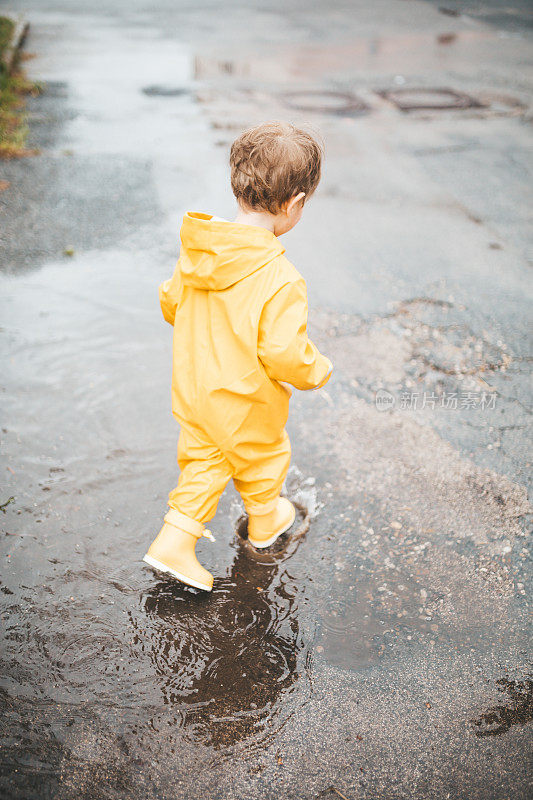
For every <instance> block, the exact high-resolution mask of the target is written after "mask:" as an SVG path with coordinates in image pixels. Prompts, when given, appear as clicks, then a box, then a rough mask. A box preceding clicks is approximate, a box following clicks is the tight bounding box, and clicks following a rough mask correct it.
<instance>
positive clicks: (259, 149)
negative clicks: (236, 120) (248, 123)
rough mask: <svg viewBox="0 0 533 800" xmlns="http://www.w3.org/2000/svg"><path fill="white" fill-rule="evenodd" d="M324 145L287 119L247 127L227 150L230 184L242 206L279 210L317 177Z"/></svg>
mask: <svg viewBox="0 0 533 800" xmlns="http://www.w3.org/2000/svg"><path fill="white" fill-rule="evenodd" d="M323 153H324V146H323V144H322V143H320V144H319V143H318V142H317V141H316V139H315V138H314V137H313V136H311V134H310V133H307V131H304V130H302V129H300V128H296V127H295V126H294V125H291V124H290V123H288V122H264V123H263V124H261V125H257V126H256V127H254V128H248V129H247V130H245V131H244V132H243V133H241V135H240V136H239V137H238V138H237V139H236V140H235V141H234V142H233V144H232V146H231V151H230V167H231V188H232V189H233V194H234V195H235V197H236V199H237V202H238V203H239V204H240V205H242V206H244V207H245V208H249V209H254V210H265V211H269V212H270V213H271V214H277V213H279V211H281V208H282V206H283V204H284V203H286V202H287V201H288V200H290V199H291V197H294V196H295V195H297V194H299V193H300V192H305V198H304V201H305V200H307V198H309V197H310V196H311V195H312V194H313V192H314V191H315V189H316V187H317V186H318V183H319V181H320V170H321V165H322V157H323Z"/></svg>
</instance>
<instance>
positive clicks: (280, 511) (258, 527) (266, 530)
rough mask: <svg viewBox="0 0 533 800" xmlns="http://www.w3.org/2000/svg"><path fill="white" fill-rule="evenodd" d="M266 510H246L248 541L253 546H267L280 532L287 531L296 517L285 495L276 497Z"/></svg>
mask: <svg viewBox="0 0 533 800" xmlns="http://www.w3.org/2000/svg"><path fill="white" fill-rule="evenodd" d="M266 508H267V511H266V513H265V512H260V513H258V511H257V509H254V510H253V512H252V511H248V541H249V542H250V544H253V546H254V547H258V548H262V547H269V546H270V545H271V544H274V542H275V541H276V539H277V538H278V537H279V536H281V534H282V533H285V531H288V530H289V528H290V527H291V525H292V523H293V522H294V519H295V517H296V509H295V508H294V506H293V504H292V503H291V501H290V500H287V498H286V497H278V498H277V500H276V501H275V504H274V507H272V504H269V505H268V506H266Z"/></svg>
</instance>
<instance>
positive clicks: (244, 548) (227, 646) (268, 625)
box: [130, 503, 309, 750]
mask: <svg viewBox="0 0 533 800" xmlns="http://www.w3.org/2000/svg"><path fill="white" fill-rule="evenodd" d="M308 527H309V514H308V511H307V509H306V508H305V506H303V505H302V504H301V503H298V515H297V519H296V523H295V527H294V530H292V532H291V535H290V537H289V536H282V537H280V539H278V541H277V542H276V543H275V544H274V545H273V546H272V547H269V548H267V549H266V550H264V551H262V552H257V551H256V550H255V549H254V548H252V547H251V546H250V545H249V544H248V543H247V541H246V536H247V518H246V517H241V518H240V519H239V520H238V522H237V533H238V534H239V539H238V540H237V541H236V545H235V547H236V555H235V560H234V562H233V564H232V566H231V570H230V573H229V575H228V577H226V578H215V580H214V584H213V590H212V592H211V593H210V594H206V593H204V592H200V591H197V590H195V589H190V588H188V587H184V586H182V585H180V584H177V583H176V582H175V581H172V580H166V581H160V582H159V583H157V585H156V586H155V587H154V588H153V589H150V590H149V591H147V592H146V593H145V594H144V596H143V598H142V602H141V607H142V609H143V610H144V612H146V617H145V618H142V617H140V616H138V615H137V616H134V615H130V620H131V624H132V626H133V629H134V636H133V641H132V649H133V655H134V656H136V657H138V658H141V657H142V654H143V653H144V654H145V655H146V654H148V656H149V658H150V661H151V663H152V665H153V667H154V670H155V673H156V675H157V678H158V685H159V689H160V691H161V693H162V696H163V699H164V703H165V704H166V705H171V706H173V707H174V710H175V711H176V710H178V711H179V714H180V718H181V724H182V725H183V727H184V728H185V729H190V731H191V734H192V735H193V736H194V738H199V739H200V740H201V741H203V742H204V743H206V744H209V745H211V746H213V747H214V748H215V749H217V750H218V749H221V748H226V747H230V746H233V745H234V744H235V743H236V742H238V741H241V740H246V743H247V749H249V748H250V747H253V746H254V745H257V744H259V743H261V742H262V741H263V739H264V738H265V736H268V737H271V736H272V735H273V734H274V733H275V732H276V731H277V730H279V728H280V726H281V725H282V724H283V722H284V719H285V717H286V714H287V707H288V706H287V701H288V698H287V695H288V693H290V692H291V690H292V688H293V687H294V686H295V684H296V682H297V681H299V682H300V685H299V693H300V694H301V693H302V680H303V681H304V682H305V680H306V667H305V661H306V654H307V650H308V644H309V643H308V642H307V644H306V642H305V637H303V636H302V635H301V633H300V621H299V601H300V596H301V588H300V586H299V583H298V582H297V581H296V580H295V579H294V577H293V576H292V575H291V572H290V559H291V557H292V556H293V555H294V553H295V552H296V550H297V549H298V546H299V544H300V542H301V541H302V538H303V536H304V535H305V533H306V532H307V530H308ZM304 694H305V692H304Z"/></svg>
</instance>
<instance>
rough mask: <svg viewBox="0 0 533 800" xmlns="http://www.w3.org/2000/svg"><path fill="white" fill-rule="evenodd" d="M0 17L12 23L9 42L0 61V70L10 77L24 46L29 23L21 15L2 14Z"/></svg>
mask: <svg viewBox="0 0 533 800" xmlns="http://www.w3.org/2000/svg"><path fill="white" fill-rule="evenodd" d="M1 16H2V17H7V19H10V20H12V22H13V23H14V28H13V33H12V35H11V41H10V43H9V44H8V46H7V47H6V49H5V51H4V55H3V57H2V61H1V66H2V68H3V69H4V70H5V71H6V73H7V75H10V74H11V72H12V71H13V67H14V65H15V62H16V59H17V56H18V54H19V51H20V48H21V47H22V45H23V44H24V40H25V39H26V36H27V34H28V30H29V28H30V23H29V22H28V21H27V20H26V19H25V18H24V17H23V16H22V15H18V16H15V15H14V14H2V15H1Z"/></svg>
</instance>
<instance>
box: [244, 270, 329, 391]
mask: <svg viewBox="0 0 533 800" xmlns="http://www.w3.org/2000/svg"><path fill="white" fill-rule="evenodd" d="M307 313H308V307H307V289H306V286H305V281H304V280H303V278H302V279H301V280H297V281H292V282H291V283H287V284H285V285H284V286H282V287H281V289H279V290H278V291H277V292H276V293H275V294H274V295H273V297H271V298H270V300H268V301H267V303H266V304H265V306H264V308H263V311H262V314H261V319H260V322H259V337H258V345H257V352H258V355H259V358H260V359H261V361H262V363H263V366H264V367H265V370H266V372H267V375H268V376H269V377H270V378H272V379H273V380H276V381H286V382H287V383H291V384H292V385H293V386H295V387H296V388H297V389H318V388H320V387H321V386H323V385H324V384H325V383H327V381H328V380H329V377H330V375H331V372H332V369H333V366H332V364H331V361H330V360H329V359H328V358H326V357H325V356H323V355H322V353H320V352H319V350H318V349H317V348H316V347H315V345H314V344H313V342H312V341H311V340H310V339H309V338H308V336H307Z"/></svg>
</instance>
